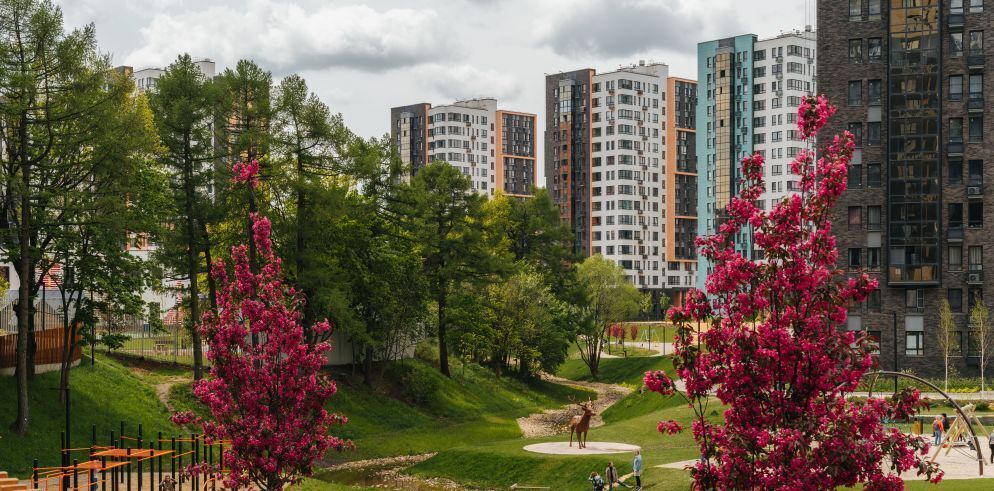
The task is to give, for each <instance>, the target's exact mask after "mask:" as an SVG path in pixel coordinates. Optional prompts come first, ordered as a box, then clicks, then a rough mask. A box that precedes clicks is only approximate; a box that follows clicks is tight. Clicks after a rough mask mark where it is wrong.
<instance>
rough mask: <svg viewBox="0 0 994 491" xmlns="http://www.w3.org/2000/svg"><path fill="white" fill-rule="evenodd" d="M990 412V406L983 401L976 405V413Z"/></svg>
mask: <svg viewBox="0 0 994 491" xmlns="http://www.w3.org/2000/svg"><path fill="white" fill-rule="evenodd" d="M990 410H991V405H990V403H989V402H986V401H984V402H978V403H977V411H990Z"/></svg>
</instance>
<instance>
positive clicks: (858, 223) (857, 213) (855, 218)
mask: <svg viewBox="0 0 994 491" xmlns="http://www.w3.org/2000/svg"><path fill="white" fill-rule="evenodd" d="M862 228H863V208H862V207H860V206H850V207H849V230H860V229H862Z"/></svg>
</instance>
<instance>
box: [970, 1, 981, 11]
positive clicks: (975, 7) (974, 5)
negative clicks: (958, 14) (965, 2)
mask: <svg viewBox="0 0 994 491" xmlns="http://www.w3.org/2000/svg"><path fill="white" fill-rule="evenodd" d="M983 11H984V0H970V12H983Z"/></svg>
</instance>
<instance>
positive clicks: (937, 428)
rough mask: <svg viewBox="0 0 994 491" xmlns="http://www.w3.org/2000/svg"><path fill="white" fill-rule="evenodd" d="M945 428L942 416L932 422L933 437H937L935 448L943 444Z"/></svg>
mask: <svg viewBox="0 0 994 491" xmlns="http://www.w3.org/2000/svg"><path fill="white" fill-rule="evenodd" d="M944 429H945V427H943V426H942V416H936V417H935V419H933V420H932V436H933V437H935V446H939V445H940V444H942V431H943V430H944Z"/></svg>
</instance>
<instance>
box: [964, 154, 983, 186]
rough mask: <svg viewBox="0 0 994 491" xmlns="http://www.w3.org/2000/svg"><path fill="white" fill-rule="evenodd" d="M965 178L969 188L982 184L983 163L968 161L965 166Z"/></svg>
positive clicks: (981, 161) (980, 161)
mask: <svg viewBox="0 0 994 491" xmlns="http://www.w3.org/2000/svg"><path fill="white" fill-rule="evenodd" d="M967 178H968V179H969V181H968V183H969V184H970V185H971V186H979V185H981V184H983V183H984V161H983V160H970V161H969V163H968V164H967Z"/></svg>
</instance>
